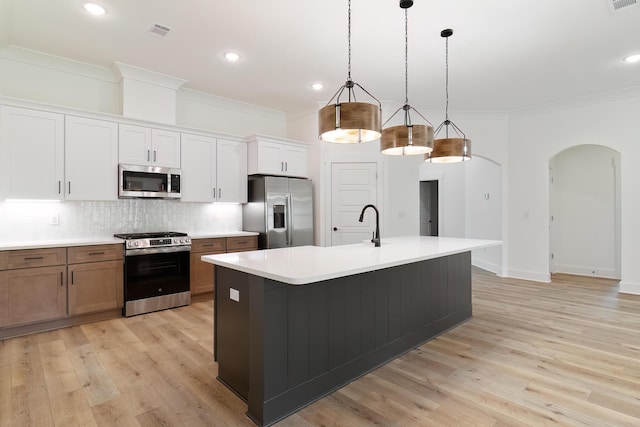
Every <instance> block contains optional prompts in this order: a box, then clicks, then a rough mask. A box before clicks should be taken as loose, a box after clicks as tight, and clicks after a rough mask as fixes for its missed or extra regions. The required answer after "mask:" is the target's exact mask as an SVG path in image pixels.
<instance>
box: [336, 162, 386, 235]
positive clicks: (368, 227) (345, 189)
mask: <svg viewBox="0 0 640 427" xmlns="http://www.w3.org/2000/svg"><path fill="white" fill-rule="evenodd" d="M376 181H377V164H376V163H332V165H331V229H332V231H331V246H337V245H348V244H351V243H360V242H362V241H363V240H366V239H370V238H371V234H372V232H373V231H375V227H376V218H375V212H374V211H373V209H367V212H366V213H365V217H364V221H363V222H359V221H358V218H359V217H360V212H361V211H362V208H363V207H364V206H365V205H367V204H374V205H375V204H376V202H377V197H376V194H377V183H376Z"/></svg>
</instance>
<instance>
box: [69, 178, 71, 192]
mask: <svg viewBox="0 0 640 427" xmlns="http://www.w3.org/2000/svg"><path fill="white" fill-rule="evenodd" d="M69 194H71V181H69Z"/></svg>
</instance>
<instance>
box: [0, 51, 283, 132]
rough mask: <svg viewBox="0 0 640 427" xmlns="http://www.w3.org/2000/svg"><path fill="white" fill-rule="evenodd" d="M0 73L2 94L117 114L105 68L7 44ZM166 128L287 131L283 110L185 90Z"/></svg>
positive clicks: (117, 97)
mask: <svg viewBox="0 0 640 427" xmlns="http://www.w3.org/2000/svg"><path fill="white" fill-rule="evenodd" d="M0 75H2V78H1V79H0V95H3V96H8V97H13V98H21V99H27V100H31V101H39V102H43V103H46V104H53V105H60V106H65V107H72V108H77V109H80V110H86V111H91V112H101V113H109V114H119V113H120V103H121V102H120V101H121V88H120V83H119V78H118V77H117V76H116V74H115V73H114V71H113V70H112V69H110V68H104V67H97V66H93V65H89V64H84V63H81V62H76V61H71V60H68V59H65V58H60V57H56V56H52V55H48V54H44V53H40V52H35V51H30V50H27V49H22V48H18V47H15V46H8V47H4V48H2V49H0ZM176 77H179V76H176ZM168 124H177V125H181V126H186V127H191V128H194V129H202V130H208V131H214V132H219V133H227V134H232V135H238V136H243V137H244V136H247V135H253V134H262V135H271V136H277V137H285V136H286V129H287V119H286V114H285V113H283V112H280V111H274V110H271V109H268V108H263V107H259V106H255V105H250V104H245V103H242V102H239V101H234V100H230V99H226V98H221V97H218V96H214V95H209V94H205V93H202V92H196V91H192V90H189V89H186V88H180V89H179V90H178V91H177V95H176V118H175V123H174V122H173V121H170V123H168Z"/></svg>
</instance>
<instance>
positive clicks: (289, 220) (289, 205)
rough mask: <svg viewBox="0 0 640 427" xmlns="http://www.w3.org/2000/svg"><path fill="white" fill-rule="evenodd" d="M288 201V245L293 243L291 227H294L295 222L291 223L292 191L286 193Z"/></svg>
mask: <svg viewBox="0 0 640 427" xmlns="http://www.w3.org/2000/svg"><path fill="white" fill-rule="evenodd" d="M286 201H287V246H291V245H293V242H292V241H291V240H292V239H291V229H292V228H293V224H292V223H291V219H292V215H291V193H287V195H286Z"/></svg>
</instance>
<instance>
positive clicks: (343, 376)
mask: <svg viewBox="0 0 640 427" xmlns="http://www.w3.org/2000/svg"><path fill="white" fill-rule="evenodd" d="M500 244H501V242H499V241H493V240H476V239H459V238H443V237H421V236H412V237H398V238H389V239H383V241H382V245H381V246H380V247H374V246H373V244H371V243H368V242H367V243H362V244H355V245H345V246H334V247H315V246H301V247H293V248H281V249H270V250H263V251H250V252H243V253H238V254H220V255H207V256H203V257H202V260H203V261H205V262H209V263H212V264H215V265H216V266H217V267H216V270H215V274H216V279H215V280H216V297H215V311H214V312H215V329H214V357H215V359H216V361H217V362H218V378H219V380H220V381H222V382H223V383H225V384H226V385H227V386H228V387H229V388H230V389H231V390H232V391H234V392H235V393H236V394H237V395H238V396H240V397H241V398H242V399H244V400H245V401H247V404H248V412H247V415H248V416H249V417H250V418H251V419H252V420H253V421H254V422H256V423H257V424H259V425H270V424H273V423H274V422H276V421H278V420H280V419H282V418H283V417H286V416H287V415H289V414H291V413H293V412H295V411H297V410H298V409H300V408H302V407H304V406H305V405H307V404H309V403H311V402H313V401H314V400H316V399H318V398H320V397H322V396H324V395H326V394H328V393H330V392H332V391H333V390H336V389H338V388H339V387H341V386H343V385H345V384H347V383H349V382H350V381H352V380H354V379H355V378H358V377H360V376H362V375H364V374H365V373H367V372H369V371H371V370H372V369H375V368H376V367H378V366H380V365H382V364H384V363H386V362H388V361H390V360H392V359H394V358H396V357H398V356H399V355H401V354H403V353H405V352H407V351H409V350H410V349H412V348H414V347H416V346H418V345H420V344H422V343H424V342H426V341H428V340H430V339H431V338H433V337H435V336H437V335H439V334H441V333H443V332H445V331H447V330H449V329H451V328H453V327H455V326H457V325H459V324H460V323H462V322H464V321H466V320H468V319H470V318H471V252H470V251H471V250H473V249H480V248H485V247H489V246H496V245H500Z"/></svg>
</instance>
